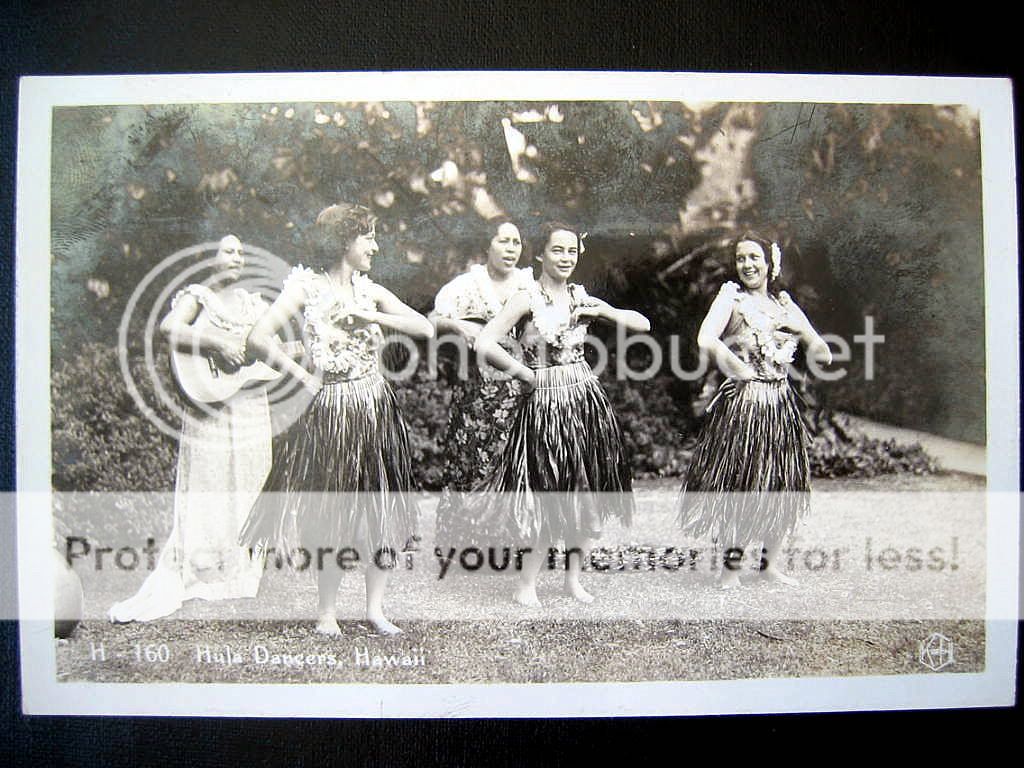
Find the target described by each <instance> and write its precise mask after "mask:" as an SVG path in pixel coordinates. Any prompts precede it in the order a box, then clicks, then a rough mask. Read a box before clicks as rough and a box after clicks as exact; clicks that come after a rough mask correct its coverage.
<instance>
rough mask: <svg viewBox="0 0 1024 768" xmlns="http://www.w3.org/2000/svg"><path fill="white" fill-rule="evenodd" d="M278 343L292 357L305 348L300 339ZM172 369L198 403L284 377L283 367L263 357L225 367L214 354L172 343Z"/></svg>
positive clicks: (193, 399) (210, 401)
mask: <svg viewBox="0 0 1024 768" xmlns="http://www.w3.org/2000/svg"><path fill="white" fill-rule="evenodd" d="M196 322H197V324H198V323H199V322H200V320H197V321H196ZM278 347H279V348H280V350H281V351H282V352H284V353H285V354H286V355H288V356H289V357H299V356H301V355H302V354H303V351H304V347H303V345H302V342H301V341H290V342H284V343H282V342H278ZM171 370H172V371H173V373H174V378H175V379H176V380H177V382H178V386H179V387H181V391H182V392H184V393H185V395H186V396H187V397H188V398H189V399H190V400H192V401H193V402H195V403H222V402H224V401H225V400H227V399H228V398H230V397H232V396H233V395H235V394H237V393H238V392H239V391H240V390H242V389H244V388H245V387H251V386H254V385H257V384H264V383H266V382H268V381H274V380H275V379H278V378H280V377H281V373H280V371H275V370H274V369H273V368H271V367H270V366H269V365H267V364H266V363H264V362H263V361H262V360H256V361H254V362H252V363H248V364H246V365H242V366H240V367H239V368H237V369H234V370H225V369H223V368H221V367H220V366H219V365H218V364H217V358H216V356H215V355H212V354H209V353H205V352H202V351H201V350H199V349H187V348H186V349H182V348H179V347H175V346H172V347H171Z"/></svg>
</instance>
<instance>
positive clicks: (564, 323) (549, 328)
mask: <svg viewBox="0 0 1024 768" xmlns="http://www.w3.org/2000/svg"><path fill="white" fill-rule="evenodd" d="M579 287H580V286H577V285H576V284H570V285H568V286H566V288H567V290H568V293H569V317H567V318H565V319H564V320H563V319H561V318H558V317H555V318H552V319H551V320H549V318H550V317H551V316H552V315H553V314H554V313H552V312H550V311H547V310H549V309H553V308H554V306H555V300H554V299H553V298H552V297H551V295H550V294H549V293H548V292H547V290H546V289H545V288H544V285H543V283H542V282H541V281H540V280H535V281H534V283H533V290H532V291H531V292H532V293H533V296H534V306H533V308H532V312H533V324H534V326H536V328H537V331H538V333H540V335H541V337H542V338H543V339H544V340H545V341H546V342H548V344H554V345H558V344H559V343H561V344H562V345H563V346H566V345H567V342H568V341H569V339H568V338H567V337H568V335H569V334H570V333H575V334H577V335H580V334H579V332H580V331H582V332H583V333H582V335H586V330H587V329H586V324H585V323H579V324H577V325H576V327H575V328H571V327H570V326H569V321H570V319H571V318H572V313H573V310H574V309H575V308H576V305H577V303H578V301H577V298H578V297H577V291H576V289H577V288H579ZM538 298H539V299H540V300H541V301H542V302H543V304H537V303H536V300H537V299H538Z"/></svg>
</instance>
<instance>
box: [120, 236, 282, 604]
mask: <svg viewBox="0 0 1024 768" xmlns="http://www.w3.org/2000/svg"><path fill="white" fill-rule="evenodd" d="M215 261H216V268H217V275H216V277H215V279H214V281H213V282H212V283H211V284H210V285H198V284H196V285H189V286H188V287H186V288H185V289H184V290H182V291H180V292H179V293H178V294H177V295H176V296H175V297H174V300H173V301H172V303H171V311H170V312H169V313H168V314H167V315H166V317H164V319H163V321H162V322H161V323H160V330H161V332H162V333H163V334H164V335H165V336H166V337H167V338H168V340H169V342H170V343H171V344H172V345H174V346H175V347H177V348H178V349H181V350H184V351H196V350H198V351H199V353H201V354H205V355H209V356H210V357H211V358H212V360H213V361H214V364H215V365H216V366H217V368H218V369H219V370H222V371H226V372H234V371H237V370H238V368H240V367H241V366H242V365H245V364H247V363H249V362H252V361H251V359H250V358H249V356H248V355H247V353H246V347H245V339H246V336H247V334H248V333H249V330H250V329H251V328H252V326H253V324H254V323H255V322H256V320H257V319H258V318H259V317H260V315H262V314H263V312H264V311H265V310H266V309H267V303H266V302H265V301H264V300H263V299H262V298H261V297H260V296H259V294H256V293H249V292H248V291H245V290H244V289H242V288H239V287H237V285H236V282H237V281H238V279H239V278H240V277H241V272H242V268H243V267H244V266H245V258H244V256H243V253H242V244H241V242H240V241H239V239H238V238H237V237H235V236H234V235H227V236H226V237H224V238H223V239H222V240H221V241H220V247H219V248H218V251H217V255H216V259H215ZM270 445H271V424H270V410H269V407H268V405H267V395H266V390H265V389H264V387H263V386H255V387H252V388H244V389H241V390H239V391H238V393H237V394H235V395H233V396H232V397H230V398H229V399H227V400H226V401H224V402H222V403H217V404H212V405H207V406H206V407H204V408H202V409H200V408H194V407H189V408H188V409H187V411H186V412H185V413H184V414H183V418H182V427H181V439H180V442H179V446H178V470H177V476H176V478H175V484H174V522H173V525H172V528H171V533H170V536H169V537H168V540H167V543H166V544H165V545H164V547H163V548H162V550H161V553H160V558H159V560H158V561H157V565H156V568H155V570H154V571H153V572H152V573H151V574H150V575H149V576H148V577H147V579H146V581H145V582H144V583H143V585H142V587H141V588H140V589H139V591H138V592H137V593H136V594H135V595H134V596H133V597H130V598H128V599H127V600H123V601H121V602H119V603H116V604H115V605H114V606H112V607H111V609H110V611H109V618H110V620H111V621H113V622H130V621H150V620H152V619H157V618H160V617H162V616H167V615H168V614H171V613H174V612H175V611H176V610H178V609H179V608H181V606H182V604H183V603H184V601H186V600H189V599H192V598H201V599H204V600H223V599H230V598H244V597H255V596H256V593H257V591H258V590H259V583H260V575H261V573H262V565H261V563H260V562H259V561H254V560H253V559H252V558H251V557H250V556H249V552H248V550H247V549H246V548H243V547H241V546H239V544H238V530H239V528H240V527H241V525H242V523H244V522H245V519H246V516H247V515H248V512H249V509H250V508H251V507H252V504H253V502H254V501H255V499H256V497H257V496H258V495H259V492H260V489H261V488H262V487H263V482H264V480H265V478H266V475H267V472H268V470H269V469H270V459H271V448H270Z"/></svg>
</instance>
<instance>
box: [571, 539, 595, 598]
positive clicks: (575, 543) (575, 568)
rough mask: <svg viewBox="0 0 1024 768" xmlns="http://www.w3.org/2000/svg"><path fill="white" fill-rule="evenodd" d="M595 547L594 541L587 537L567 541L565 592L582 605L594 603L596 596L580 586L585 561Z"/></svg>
mask: <svg viewBox="0 0 1024 768" xmlns="http://www.w3.org/2000/svg"><path fill="white" fill-rule="evenodd" d="M593 545H594V540H593V539H589V538H586V537H580V538H578V539H572V540H568V539H567V540H566V542H565V592H566V594H568V595H569V596H571V597H573V598H575V599H577V600H579V601H580V602H581V603H592V602H594V596H593V595H592V594H590V593H589V592H587V590H585V589H584V588H583V585H582V584H580V574H581V573H582V572H583V559H584V558H585V557H589V556H590V549H591V547H592V546H593ZM574 550H576V551H574ZM570 553H571V554H570Z"/></svg>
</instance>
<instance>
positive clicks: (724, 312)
mask: <svg viewBox="0 0 1024 768" xmlns="http://www.w3.org/2000/svg"><path fill="white" fill-rule="evenodd" d="M733 253H734V259H733V264H734V266H735V268H736V275H737V278H738V279H739V281H740V283H741V284H742V287H741V286H739V285H737V284H736V283H734V282H731V281H730V282H727V283H725V284H724V285H723V286H722V288H721V290H720V291H719V294H718V297H717V298H716V299H715V300H714V302H713V303H712V305H711V308H710V309H709V310H708V313H707V316H706V317H705V318H704V322H703V323H702V324H701V327H700V332H699V334H698V336H697V344H698V346H700V348H701V350H702V351H703V352H706V353H707V354H709V355H710V356H711V357H712V358H713V359H714V361H715V362H716V363H717V364H718V366H719V367H720V368H721V369H722V371H723V372H724V373H725V374H726V375H727V376H728V378H727V379H726V381H725V383H724V384H722V387H721V388H720V389H719V391H718V393H717V394H716V395H715V397H714V399H713V400H712V401H711V403H710V404H709V405H708V407H707V417H706V421H705V423H704V427H703V429H702V431H701V435H700V439H699V442H698V444H697V448H696V450H695V451H694V454H693V458H692V459H691V461H690V465H689V467H688V469H687V473H686V476H685V479H684V480H683V492H682V497H681V510H680V518H681V522H682V525H683V528H684V530H686V531H687V532H688V533H691V534H693V535H695V536H710V537H711V538H712V539H714V540H715V541H716V542H717V544H718V545H719V546H720V547H722V548H723V549H724V550H725V551H726V552H730V553H737V556H738V553H741V552H742V551H743V550H744V549H745V548H746V547H748V546H749V545H751V544H755V543H761V544H763V553H762V554H763V559H762V557H760V556H758V557H754V558H752V559H753V561H754V562H756V563H759V564H760V565H761V566H762V570H763V573H764V575H765V576H767V577H768V578H771V579H774V580H776V581H780V582H783V583H792V581H793V580H792V579H791V578H790V577H789V576H787V575H785V574H784V573H782V571H781V570H780V569H778V568H777V567H776V560H777V557H776V556H777V555H778V553H779V552H780V549H781V545H782V541H783V539H784V538H785V536H786V535H788V534H789V533H791V532H792V530H793V528H794V527H795V526H796V524H797V522H798V521H799V519H800V517H801V516H802V515H803V513H804V512H805V511H806V510H807V508H808V504H809V500H808V496H807V493H808V491H809V490H810V462H809V460H808V456H807V449H808V445H809V443H810V436H809V435H808V433H807V429H806V427H805V425H804V422H803V419H802V416H801V413H800V404H799V399H798V397H797V394H796V392H795V391H794V390H793V389H792V387H791V386H790V384H789V379H788V375H789V364H790V363H791V362H792V361H793V356H794V354H795V352H796V349H797V346H803V347H805V348H806V350H807V355H808V357H809V358H811V359H813V360H815V361H816V362H818V363H822V364H827V363H829V362H831V359H832V355H831V352H830V351H829V348H828V345H827V344H825V342H824V341H823V340H822V339H821V337H820V336H819V335H818V333H817V332H816V331H815V330H814V328H813V326H811V324H810V322H809V321H808V320H807V317H806V316H805V315H804V313H803V311H802V310H801V309H800V308H799V307H798V306H797V305H796V303H795V302H794V301H793V300H792V299H791V298H790V297H789V294H787V293H786V292H785V291H778V290H777V287H776V286H777V282H776V281H777V280H778V277H779V272H780V270H781V260H782V252H781V250H780V249H779V247H778V245H777V244H775V243H773V242H770V241H768V240H766V239H765V238H763V237H761V236H760V235H757V234H754V233H750V232H748V233H744V234H743V235H741V236H740V237H739V238H737V240H736V241H735V244H734V247H733ZM727 557H728V556H727ZM734 565H735V563H732V562H727V563H726V567H724V568H723V569H722V571H721V581H720V583H721V586H722V587H723V588H730V587H734V586H737V585H738V584H739V571H738V568H734V567H733V566H734Z"/></svg>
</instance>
